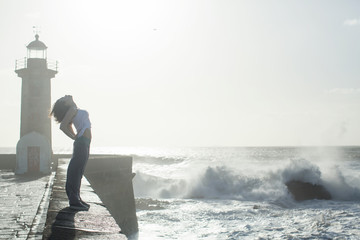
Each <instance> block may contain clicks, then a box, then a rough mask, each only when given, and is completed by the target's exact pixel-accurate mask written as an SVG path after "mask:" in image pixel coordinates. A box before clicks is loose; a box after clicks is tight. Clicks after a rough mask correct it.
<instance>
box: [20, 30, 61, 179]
mask: <svg viewBox="0 0 360 240" xmlns="http://www.w3.org/2000/svg"><path fill="white" fill-rule="evenodd" d="M57 66H58V64H57V61H49V60H48V59H47V46H46V45H45V44H44V43H43V42H41V41H40V40H39V35H38V34H36V35H35V40H34V41H32V42H30V43H29V44H28V45H27V57H25V58H23V59H20V60H16V63H15V72H16V73H17V75H18V77H20V78H22V88H21V123H20V140H19V141H18V143H17V146H16V168H15V173H17V174H23V173H45V174H47V173H50V172H51V158H52V144H51V119H50V118H49V109H50V107H51V78H54V77H55V74H57V72H58V71H57Z"/></svg>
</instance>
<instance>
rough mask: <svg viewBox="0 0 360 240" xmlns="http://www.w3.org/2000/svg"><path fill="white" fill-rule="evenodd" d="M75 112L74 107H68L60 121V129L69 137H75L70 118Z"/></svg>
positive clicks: (71, 118)
mask: <svg viewBox="0 0 360 240" xmlns="http://www.w3.org/2000/svg"><path fill="white" fill-rule="evenodd" d="M76 113H77V109H76V108H74V107H71V108H69V110H68V111H67V112H66V115H65V117H64V119H63V120H62V121H61V124H60V129H61V130H62V131H63V132H64V133H65V134H66V136H68V137H69V138H71V139H75V138H76V134H75V132H74V129H73V128H72V120H73V118H74V117H75V115H76Z"/></svg>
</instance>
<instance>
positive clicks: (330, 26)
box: [0, 0, 360, 147]
mask: <svg viewBox="0 0 360 240" xmlns="http://www.w3.org/2000/svg"><path fill="white" fill-rule="evenodd" d="M33 26H38V27H39V28H40V30H41V32H40V40H41V41H43V42H44V43H45V44H46V45H47V46H48V58H49V59H55V60H58V61H59V64H60V65H59V73H58V74H57V75H56V77H55V78H54V79H52V98H53V99H52V102H54V101H55V100H56V99H57V98H59V97H61V96H63V95H65V94H71V95H73V96H74V100H75V101H76V102H77V104H78V106H79V107H80V108H84V109H87V110H88V111H89V113H90V117H91V121H92V124H93V137H94V138H93V146H257V145H359V143H360V66H359V64H360V44H359V43H360V1H358V0H353V1H349V0H337V1H331V0H298V1H295V0H263V1H260V0H249V1H241V0H237V1H235V0H201V1H200V0H142V1H138V0H131V1H130V0H129V1H121V0H113V1H109V0H101V1H100V0H99V1H90V0H83V1H79V0H76V1H74V0H52V1H51V0H42V1H41V0H32V1H28V0H11V1H10V0H0V53H1V54H0V83H1V88H0V91H1V95H0V98H1V101H0V107H1V109H2V115H1V116H2V120H1V122H2V124H1V125H0V132H1V136H2V137H1V138H0V146H10V147H12V146H15V145H16V143H17V141H18V140H19V135H20V130H19V129H20V98H21V79H20V78H18V77H17V76H16V74H15V72H14V62H15V60H16V59H20V58H23V57H25V56H26V47H25V46H26V45H27V44H28V43H29V42H31V41H33V40H34V33H33ZM58 127H59V125H57V124H55V123H53V145H54V146H55V147H56V146H71V141H70V139H68V138H67V137H66V136H65V135H64V134H62V133H61V132H60V130H59V129H58Z"/></svg>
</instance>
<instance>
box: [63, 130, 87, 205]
mask: <svg viewBox="0 0 360 240" xmlns="http://www.w3.org/2000/svg"><path fill="white" fill-rule="evenodd" d="M89 152H90V139H89V138H86V137H84V136H82V137H79V138H77V139H76V140H75V141H74V150H73V155H72V158H71V160H70V163H69V166H68V169H67V176H66V186H65V189H66V194H67V196H68V198H69V204H70V205H74V204H77V203H79V202H80V199H81V198H80V185H81V179H82V176H83V175H84V171H85V166H86V163H87V161H88V159H89Z"/></svg>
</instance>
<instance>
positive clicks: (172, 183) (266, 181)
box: [134, 159, 360, 201]
mask: <svg viewBox="0 0 360 240" xmlns="http://www.w3.org/2000/svg"><path fill="white" fill-rule="evenodd" d="M290 180H297V181H304V182H308V183H312V184H320V185H323V186H324V187H325V188H326V189H327V190H328V191H329V192H330V193H331V196H332V197H333V199H334V200H360V190H359V188H357V187H356V186H353V185H350V184H349V183H348V179H347V177H345V176H344V174H342V172H341V169H340V168H339V167H332V168H330V167H329V168H325V169H322V168H320V167H319V166H318V165H316V164H314V163H312V162H310V161H308V160H306V159H292V160H289V161H288V162H287V163H286V164H283V165H281V166H279V167H278V168H277V169H276V170H275V171H274V170H272V171H270V170H269V171H265V172H264V171H259V172H258V174H257V175H250V174H246V172H245V173H244V172H242V173H241V172H238V171H235V170H233V169H230V168H229V167H228V166H224V165H222V166H206V167H204V168H202V169H199V170H198V171H192V172H190V171H189V175H188V176H187V177H184V178H181V179H175V178H171V177H168V178H165V177H158V176H154V175H152V174H149V172H147V173H143V172H137V176H136V177H135V179H134V191H135V195H136V196H137V197H152V198H185V199H186V198H196V199H199V198H204V199H236V200H250V201H253V200H254V201H279V199H288V198H291V195H290V194H289V192H288V190H287V187H286V185H285V183H286V182H288V181H290ZM358 181H359V180H358V179H357V181H355V182H353V184H354V183H357V182H358ZM286 201H287V200H286Z"/></svg>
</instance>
